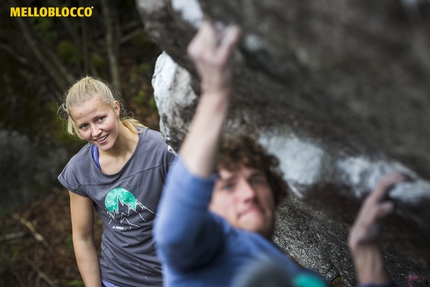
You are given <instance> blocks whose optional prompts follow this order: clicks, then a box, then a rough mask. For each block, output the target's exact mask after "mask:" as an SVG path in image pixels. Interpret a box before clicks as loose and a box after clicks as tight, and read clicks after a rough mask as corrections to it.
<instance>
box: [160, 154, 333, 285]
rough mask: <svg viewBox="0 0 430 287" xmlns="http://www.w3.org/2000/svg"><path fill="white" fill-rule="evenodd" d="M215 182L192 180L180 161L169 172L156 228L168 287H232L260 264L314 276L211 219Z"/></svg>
mask: <svg viewBox="0 0 430 287" xmlns="http://www.w3.org/2000/svg"><path fill="white" fill-rule="evenodd" d="M214 181H215V179H214V178H198V177H195V176H193V175H191V174H190V173H189V171H188V170H187V169H186V167H185V165H184V163H183V162H182V160H181V159H180V158H178V159H177V160H176V161H175V163H174V164H173V166H172V167H171V169H170V171H169V174H168V177H167V181H166V185H165V187H164V190H163V196H162V199H161V201H160V204H159V208H158V210H159V213H158V214H159V216H158V217H157V218H156V220H155V227H154V238H155V241H156V246H157V255H158V256H159V258H160V259H161V261H162V264H163V278H164V286H169V287H179V286H184V287H185V286H186V287H193V286H223V287H225V286H230V285H231V283H232V281H233V280H234V278H235V276H236V275H237V274H238V273H239V272H240V271H241V269H242V268H244V267H246V266H247V265H248V264H249V263H250V262H252V261H253V260H257V259H264V260H270V261H272V262H278V263H279V264H280V266H284V268H285V271H286V272H287V273H288V274H290V275H291V276H296V275H298V274H300V273H310V272H309V271H308V270H305V269H303V268H301V267H299V266H298V265H296V264H295V263H294V262H293V261H292V260H291V259H290V258H289V257H288V256H286V254H285V253H284V252H283V251H282V250H281V249H279V248H278V247H277V246H276V245H275V244H274V243H273V242H272V241H270V240H267V239H266V238H264V237H262V236H260V235H259V234H257V233H255V232H248V231H244V230H240V229H237V228H233V227H232V226H231V225H230V224H228V223H227V222H226V221H225V220H224V219H223V218H221V217H219V216H217V215H215V214H213V213H211V212H210V211H209V210H208V205H209V202H210V200H211V196H212V189H213V185H214ZM312 274H313V276H316V277H317V278H318V279H321V277H320V276H319V275H316V274H315V273H312ZM320 281H321V282H323V283H322V284H323V285H325V284H326V283H325V282H324V281H323V280H322V279H321V280H320ZM320 286H321V285H320Z"/></svg>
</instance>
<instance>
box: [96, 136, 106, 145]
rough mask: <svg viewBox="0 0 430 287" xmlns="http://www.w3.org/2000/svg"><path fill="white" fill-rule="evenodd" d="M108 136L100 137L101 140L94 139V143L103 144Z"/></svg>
mask: <svg viewBox="0 0 430 287" xmlns="http://www.w3.org/2000/svg"><path fill="white" fill-rule="evenodd" d="M107 137H108V135H105V136H102V137H101V138H98V139H96V142H97V143H99V144H103V143H104V142H105V141H106V138H107Z"/></svg>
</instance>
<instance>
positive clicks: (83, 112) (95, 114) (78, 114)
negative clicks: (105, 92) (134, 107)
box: [70, 96, 120, 151]
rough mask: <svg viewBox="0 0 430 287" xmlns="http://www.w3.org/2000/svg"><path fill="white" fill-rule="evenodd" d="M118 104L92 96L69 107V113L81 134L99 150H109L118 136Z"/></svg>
mask: <svg viewBox="0 0 430 287" xmlns="http://www.w3.org/2000/svg"><path fill="white" fill-rule="evenodd" d="M119 113H120V106H119V103H118V102H117V101H115V106H114V108H112V107H111V106H110V105H108V104H106V103H105V102H103V101H102V100H101V99H100V97H98V96H94V97H92V98H91V99H88V100H87V101H85V102H83V103H82V104H81V105H78V106H75V107H73V108H72V109H71V111H70V115H71V117H72V119H73V121H74V122H75V124H76V127H77V128H78V131H79V133H80V134H81V136H82V137H83V138H84V139H85V140H86V141H88V142H89V143H92V144H94V145H95V146H97V147H98V148H99V149H101V150H104V151H106V150H109V149H110V148H112V147H113V146H114V144H115V141H116V139H117V138H118V130H119V129H118V127H119V124H120V119H119Z"/></svg>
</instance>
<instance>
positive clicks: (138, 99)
mask: <svg viewBox="0 0 430 287" xmlns="http://www.w3.org/2000/svg"><path fill="white" fill-rule="evenodd" d="M133 100H134V102H135V103H136V104H138V105H142V104H143V103H144V102H145V100H146V97H145V91H144V90H139V92H138V93H137V95H136V96H135V97H134V99H133Z"/></svg>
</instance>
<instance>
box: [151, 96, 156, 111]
mask: <svg viewBox="0 0 430 287" xmlns="http://www.w3.org/2000/svg"><path fill="white" fill-rule="evenodd" d="M149 106H150V107H151V109H153V110H154V111H156V110H157V103H156V102H155V98H154V96H152V97H151V99H150V100H149Z"/></svg>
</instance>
